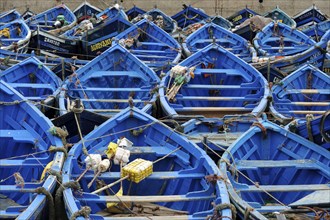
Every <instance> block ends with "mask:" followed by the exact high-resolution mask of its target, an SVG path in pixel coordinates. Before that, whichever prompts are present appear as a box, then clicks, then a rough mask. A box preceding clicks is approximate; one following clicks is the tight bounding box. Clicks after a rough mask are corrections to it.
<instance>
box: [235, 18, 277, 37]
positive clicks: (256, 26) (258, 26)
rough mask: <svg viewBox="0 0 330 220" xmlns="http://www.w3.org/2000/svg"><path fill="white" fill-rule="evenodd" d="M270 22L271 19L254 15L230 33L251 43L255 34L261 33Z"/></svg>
mask: <svg viewBox="0 0 330 220" xmlns="http://www.w3.org/2000/svg"><path fill="white" fill-rule="evenodd" d="M270 22H272V19H271V18H265V17H263V16H260V15H255V16H253V17H251V18H248V19H246V20H245V21H244V22H243V23H242V24H240V25H237V26H236V27H234V28H233V29H232V32H233V33H235V34H238V35H239V36H241V37H243V38H245V39H246V40H248V41H250V42H252V41H253V39H254V37H255V36H256V33H257V32H258V31H261V30H262V29H263V28H264V27H265V26H266V25H267V24H269V23H270Z"/></svg>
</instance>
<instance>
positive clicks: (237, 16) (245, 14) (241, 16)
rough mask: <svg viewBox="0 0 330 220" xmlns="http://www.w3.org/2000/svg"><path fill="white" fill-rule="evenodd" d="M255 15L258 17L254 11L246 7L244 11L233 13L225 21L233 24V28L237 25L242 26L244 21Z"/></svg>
mask: <svg viewBox="0 0 330 220" xmlns="http://www.w3.org/2000/svg"><path fill="white" fill-rule="evenodd" d="M255 15H259V14H258V13H257V12H255V11H253V10H251V9H249V8H248V7H247V6H246V7H245V8H244V9H242V10H240V11H238V12H236V13H234V14H233V15H231V16H229V17H228V18H227V20H228V21H230V22H231V23H232V24H233V26H234V27H235V26H237V25H240V24H242V23H243V22H244V21H245V20H247V19H249V18H252V17H253V16H255Z"/></svg>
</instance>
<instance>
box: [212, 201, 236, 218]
mask: <svg viewBox="0 0 330 220" xmlns="http://www.w3.org/2000/svg"><path fill="white" fill-rule="evenodd" d="M224 209H230V210H231V211H232V218H231V217H230V216H222V215H220V212H221V211H222V210H224ZM236 214H237V211H236V208H235V206H234V205H233V204H228V203H223V204H218V205H216V206H215V207H214V209H213V215H212V216H210V217H208V218H206V219H207V220H218V219H226V218H227V219H232V220H235V219H236Z"/></svg>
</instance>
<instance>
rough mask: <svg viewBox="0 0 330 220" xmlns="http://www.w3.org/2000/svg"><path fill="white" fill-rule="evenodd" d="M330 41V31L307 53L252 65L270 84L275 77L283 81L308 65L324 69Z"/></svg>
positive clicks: (275, 58) (271, 59)
mask: <svg viewBox="0 0 330 220" xmlns="http://www.w3.org/2000/svg"><path fill="white" fill-rule="evenodd" d="M329 40H330V30H328V31H327V32H326V33H325V34H324V35H323V37H322V38H321V40H320V42H318V43H316V44H315V45H314V47H310V48H309V49H308V50H306V51H303V52H301V53H299V54H296V55H293V56H287V57H272V58H270V59H269V61H267V59H266V60H263V61H260V60H261V59H260V60H259V62H257V63H252V65H253V66H254V67H255V68H257V69H258V70H259V71H260V72H261V73H262V74H263V75H264V76H265V77H266V78H267V80H268V81H269V82H271V81H273V80H274V78H275V77H276V78H278V79H283V78H284V77H286V76H287V75H289V74H290V73H292V72H293V71H295V70H297V69H298V68H300V67H302V66H303V65H305V64H306V63H308V64H311V65H313V66H314V67H317V68H322V66H323V64H324V63H325V62H324V61H325V57H326V48H327V43H328V41H329Z"/></svg>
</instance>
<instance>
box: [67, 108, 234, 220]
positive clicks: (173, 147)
mask: <svg viewBox="0 0 330 220" xmlns="http://www.w3.org/2000/svg"><path fill="white" fill-rule="evenodd" d="M136 129H137V130H136ZM120 138H122V139H120ZM85 140H90V141H85V147H84V149H85V150H83V147H82V144H81V142H79V143H77V144H76V145H74V146H73V148H72V149H71V151H70V156H69V158H68V159H67V160H66V163H65V165H64V169H63V183H64V184H66V183H68V182H71V181H76V180H77V179H78V180H79V184H80V186H81V189H82V193H81V194H79V195H78V194H77V193H78V191H76V190H74V189H72V188H71V189H70V188H67V189H66V190H64V194H63V199H64V203H65V207H66V211H67V212H66V213H67V216H68V218H72V217H73V216H76V214H75V213H77V212H78V211H79V210H81V209H82V208H83V207H86V206H89V207H90V209H89V210H91V212H90V213H89V214H88V215H86V216H85V217H89V218H91V219H109V218H119V219H127V218H134V219H135V218H141V217H143V218H145V217H146V216H148V218H156V219H157V218H162V219H165V218H173V219H178V218H179V219H182V218H184V219H205V218H206V217H207V216H214V217H221V216H226V217H229V218H231V217H232V212H231V210H230V207H231V206H230V204H229V203H230V201H229V199H228V194H227V191H226V187H225V184H224V182H223V181H222V180H220V178H219V179H218V180H217V178H218V176H219V175H220V173H219V171H218V169H217V166H216V165H215V164H214V162H213V161H212V160H211V159H210V158H209V157H208V156H207V155H206V153H205V152H204V151H203V150H201V149H200V148H198V147H197V146H196V145H194V144H193V143H192V142H189V141H188V140H187V139H186V138H184V137H182V136H180V135H179V134H177V133H175V132H173V131H172V130H171V129H170V128H169V127H167V126H165V125H164V124H162V123H161V122H159V121H158V120H156V119H154V118H152V117H151V116H150V115H148V114H146V113H144V112H142V111H140V110H138V109H137V108H131V109H130V108H127V109H125V110H123V111H122V112H121V113H119V114H118V115H116V116H114V117H113V118H112V119H110V120H108V121H107V122H105V123H104V124H102V125H101V126H99V127H98V128H97V129H95V130H94V131H92V132H91V133H90V134H88V135H87V136H86V137H85ZM92 140H95V141H92ZM117 140H119V141H120V143H119V145H121V144H122V143H123V142H122V140H124V141H125V142H128V141H130V142H131V143H132V145H131V146H127V147H124V148H121V147H118V148H117V150H116V151H115V152H116V153H115V154H117V151H119V148H121V150H127V151H130V157H129V161H130V162H131V161H132V162H131V163H129V164H128V165H126V166H124V167H122V168H121V165H120V164H122V162H120V163H119V164H118V165H117V164H113V165H112V166H111V168H110V169H109V170H108V169H106V171H105V172H103V173H102V174H101V175H99V176H98V177H97V180H96V181H94V183H93V184H91V182H92V181H91V180H92V179H93V178H94V172H93V171H92V170H87V169H88V166H89V165H88V164H86V163H85V162H84V161H87V160H88V157H90V158H92V157H95V155H97V154H98V155H100V154H103V155H104V153H103V152H105V151H107V152H108V150H110V151H111V149H112V148H111V147H109V148H108V145H109V144H110V143H111V146H114V145H116V144H115V143H116V142H117ZM109 146H110V145H109ZM83 151H84V152H87V154H88V155H87V156H86V155H84V153H83ZM108 155H109V157H110V158H111V155H110V154H108ZM102 157H103V158H105V156H102ZM106 157H107V156H106ZM86 158H87V160H86ZM105 160H106V159H105ZM111 160H112V159H111ZM115 160H116V156H115ZM119 161H121V160H119ZM140 162H141V163H140ZM87 163H89V162H87ZM136 163H138V164H140V165H138V164H137V165H134V164H136ZM80 164H83V166H82V167H81V165H80ZM85 165H86V166H85ZM129 167H132V171H133V172H134V170H135V169H140V172H139V173H137V174H138V175H140V178H135V177H133V176H132V173H133V172H132V171H129V172H128V173H127V172H126V170H128V169H129ZM139 167H140V168H139ZM85 169H86V171H87V172H85V171H84V170H85ZM143 171H145V172H144V174H142V172H143ZM82 173H85V174H84V175H83V174H82ZM141 174H142V175H141ZM81 176H82V177H81ZM210 176H211V177H214V178H213V179H212V178H211V179H212V180H213V181H212V180H211V182H210V179H209V177H210ZM121 177H122V178H121ZM125 179H126V180H125ZM208 180H209V181H208ZM98 183H103V184H104V185H108V184H109V185H108V186H107V187H104V188H103V189H102V188H101V189H100V187H99V184H98ZM116 183H118V184H116ZM88 185H89V186H90V187H88ZM112 185H113V186H112ZM111 186H112V187H111ZM110 187H111V188H110ZM105 188H106V189H105ZM107 191H110V193H107ZM114 194H115V195H114ZM212 203H213V204H212ZM222 206H224V207H223V209H217V208H218V207H222ZM155 207H158V208H156V209H154V208H155ZM214 209H217V210H214ZM115 210H117V212H116V211H115ZM137 210H140V212H138V211H137ZM151 210H153V211H151ZM132 213H137V215H134V216H131V214H132Z"/></svg>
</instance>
